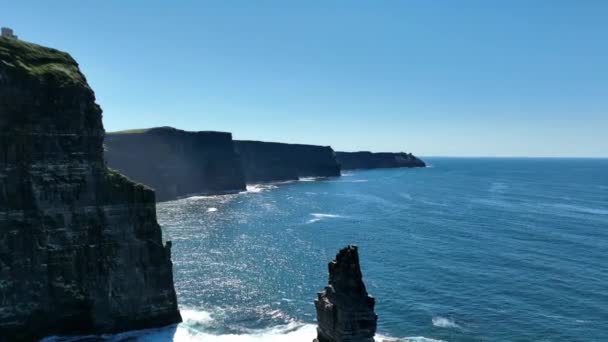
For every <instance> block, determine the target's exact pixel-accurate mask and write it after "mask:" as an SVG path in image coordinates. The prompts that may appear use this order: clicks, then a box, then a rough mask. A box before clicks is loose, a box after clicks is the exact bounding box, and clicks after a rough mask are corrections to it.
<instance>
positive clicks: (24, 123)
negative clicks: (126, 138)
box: [0, 38, 181, 341]
mask: <svg viewBox="0 0 608 342" xmlns="http://www.w3.org/2000/svg"><path fill="white" fill-rule="evenodd" d="M0 113H1V116H0V340H3V339H4V338H7V339H8V340H11V341H35V340H38V339H40V338H42V337H44V336H48V335H55V334H61V335H70V334H97V333H114V332H120V331H126V330H135V329H144V328H152V327H160V326H165V325H169V324H174V323H178V322H180V321H181V317H180V313H179V311H178V308H177V299H176V294H175V289H174V287H173V274H172V262H171V251H170V245H169V244H167V245H163V242H162V233H161V229H160V226H159V225H158V223H157V221H156V206H155V199H154V192H153V191H152V190H150V189H149V188H147V187H145V186H143V185H140V184H135V183H133V182H131V181H130V180H128V179H127V178H125V177H124V176H122V175H121V174H119V173H117V172H114V171H111V170H108V169H107V168H106V166H105V162H104V158H103V145H102V144H103V138H104V129H103V125H102V121H101V108H100V107H99V106H98V105H97V104H96V103H95V95H94V93H93V91H92V90H91V88H90V87H89V86H88V84H87V82H86V79H85V77H84V75H83V74H82V73H81V72H80V70H79V68H78V64H77V63H76V61H74V59H72V57H70V56H69V55H68V54H67V53H64V52H61V51H58V50H55V49H50V48H46V47H42V46H38V45H35V44H30V43H26V42H23V41H16V40H9V39H6V38H0Z"/></svg>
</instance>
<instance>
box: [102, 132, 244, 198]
mask: <svg viewBox="0 0 608 342" xmlns="http://www.w3.org/2000/svg"><path fill="white" fill-rule="evenodd" d="M105 149H106V151H105V154H106V160H107V161H108V166H109V167H111V168H113V169H116V170H118V171H120V172H121V173H123V174H125V175H126V176H128V177H129V178H131V179H133V180H135V181H138V182H141V183H143V184H145V185H147V186H149V187H151V188H153V189H154V190H155V191H156V199H157V200H158V201H166V200H172V199H175V198H179V197H182V196H187V195H192V194H221V193H227V192H235V191H243V190H245V178H244V176H243V172H242V169H241V164H240V161H239V158H238V156H237V154H236V153H235V151H234V145H233V141H232V135H231V134H230V133H223V132H186V131H182V130H178V129H175V128H171V127H159V128H151V129H143V130H131V131H123V132H116V133H109V134H107V135H106V139H105Z"/></svg>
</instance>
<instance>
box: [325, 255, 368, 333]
mask: <svg viewBox="0 0 608 342" xmlns="http://www.w3.org/2000/svg"><path fill="white" fill-rule="evenodd" d="M375 304H376V302H375V300H374V298H373V297H371V296H369V295H368V294H367V290H366V289H365V284H364V283H363V276H362V274H361V267H360V265H359V253H358V250H357V246H348V247H345V248H343V249H341V250H340V252H339V253H338V255H336V260H334V261H332V262H330V263H329V284H328V285H327V286H326V287H325V290H323V291H321V292H320V293H319V294H318V297H317V299H316V300H315V307H316V309H317V324H318V327H317V338H316V339H315V340H314V341H315V342H374V335H375V334H376V323H377V320H378V316H377V315H376V313H375V312H374V306H375Z"/></svg>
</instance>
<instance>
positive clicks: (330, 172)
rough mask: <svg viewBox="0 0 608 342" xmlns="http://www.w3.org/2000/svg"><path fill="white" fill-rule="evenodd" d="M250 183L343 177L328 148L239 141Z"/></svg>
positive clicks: (244, 169)
mask: <svg viewBox="0 0 608 342" xmlns="http://www.w3.org/2000/svg"><path fill="white" fill-rule="evenodd" d="M235 146H236V150H237V152H238V153H239V155H240V156H241V162H242V165H243V171H244V173H245V179H246V180H247V182H248V183H254V182H269V181H284V180H296V179H299V178H303V177H334V176H340V166H339V165H338V162H337V161H336V157H335V154H334V150H333V149H332V148H331V147H329V146H315V145H300V144H283V143H274V142H263V141H248V140H236V141H235Z"/></svg>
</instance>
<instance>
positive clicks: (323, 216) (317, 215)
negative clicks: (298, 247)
mask: <svg viewBox="0 0 608 342" xmlns="http://www.w3.org/2000/svg"><path fill="white" fill-rule="evenodd" d="M310 216H312V217H313V218H311V219H310V220H308V221H307V222H306V223H314V222H318V221H321V220H323V219H334V218H344V217H345V216H341V215H335V214H321V213H311V214H310Z"/></svg>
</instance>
